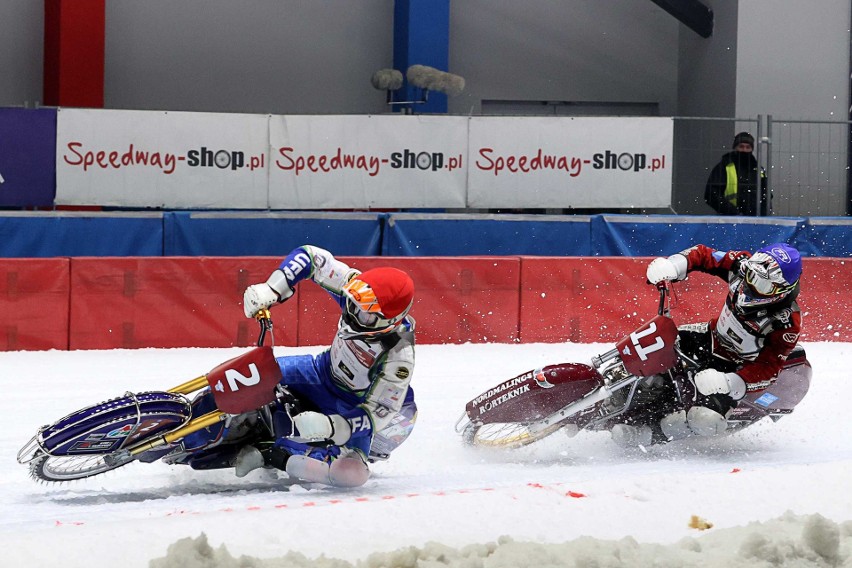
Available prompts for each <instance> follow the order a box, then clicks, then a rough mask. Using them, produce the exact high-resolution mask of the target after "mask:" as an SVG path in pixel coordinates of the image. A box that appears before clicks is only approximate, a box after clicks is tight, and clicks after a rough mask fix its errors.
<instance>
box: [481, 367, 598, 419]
mask: <svg viewBox="0 0 852 568" xmlns="http://www.w3.org/2000/svg"><path fill="white" fill-rule="evenodd" d="M601 385H603V379H602V378H601V376H600V375H599V374H598V372H597V371H595V369H593V368H592V367H590V366H588V365H583V364H581V363H561V364H558V365H548V366H546V367H543V368H539V369H534V370H532V371H528V372H526V373H523V374H521V375H518V376H516V377H513V378H511V379H509V380H507V381H503V382H502V383H500V384H499V385H497V386H495V387H493V388H491V389H489V390H487V391H485V392H484V393H482V394H480V395H479V396H477V397H476V398H474V399H473V400H471V401H470V402H468V403H467V406H466V407H465V412H466V413H467V416H468V418H469V419H470V420H471V421H472V422H480V423H483V424H489V423H495V422H530V421H533V420H539V419H541V418H544V417H546V416H549V415H551V414H553V413H554V412H556V411H558V410H559V409H561V408H563V407H564V406H566V405H568V404H570V403H572V402H574V401H576V400H579V399H580V398H582V397H584V396H585V395H587V394H588V393H590V392H592V391H593V390H595V389H597V388H598V387H600V386H601Z"/></svg>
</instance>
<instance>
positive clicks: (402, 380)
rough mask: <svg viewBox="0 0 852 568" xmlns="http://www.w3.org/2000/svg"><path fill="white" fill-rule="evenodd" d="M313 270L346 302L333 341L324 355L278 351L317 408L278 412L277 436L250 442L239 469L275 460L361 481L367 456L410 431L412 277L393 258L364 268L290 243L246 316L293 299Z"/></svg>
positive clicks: (252, 294)
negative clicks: (383, 264)
mask: <svg viewBox="0 0 852 568" xmlns="http://www.w3.org/2000/svg"><path fill="white" fill-rule="evenodd" d="M308 279H310V280H313V281H314V282H315V283H316V284H318V285H320V286H321V287H322V288H324V289H325V290H326V291H327V292H328V293H329V294H330V295H331V297H332V298H334V299H335V300H336V301H337V303H338V305H339V306H340V309H341V315H340V320H339V321H338V326H337V333H336V335H335V337H334V340H333V341H332V343H331V347H330V348H329V349H327V350H325V351H323V352H322V353H320V354H319V355H316V356H314V355H291V356H283V357H278V358H277V361H278V364H279V366H280V368H281V372H282V374H283V378H282V379H281V384H283V385H286V387H287V389H288V390H289V391H290V392H291V393H293V394H294V395H295V396H296V397H297V398H298V399H299V400H300V401H309V402H310V404H312V405H313V408H312V409H310V410H308V409H304V410H302V411H301V412H298V413H296V414H294V415H292V417H291V416H290V413H288V412H285V410H284V409H279V410H277V411H276V412H275V413H274V417H273V424H274V425H275V435H276V438H275V440H274V442H271V443H270V444H267V445H265V446H264V445H252V446H246V447H243V448H242V449H241V450H240V452H239V454H238V455H237V457H236V460H235V472H236V475H237V476H239V477H242V476H244V475H246V474H247V473H248V472H250V471H252V470H254V469H257V468H259V467H275V468H278V469H282V470H284V471H286V472H287V474H288V475H289V476H290V477H294V478H298V479H302V480H305V481H311V482H318V483H324V484H327V485H333V486H340V487H357V486H360V485H363V484H364V483H365V482H366V481H367V479H368V478H369V475H370V469H369V466H368V463H370V462H373V461H376V460H381V459H386V458H387V457H388V456H389V455H390V452H391V451H392V450H393V449H395V448H396V447H397V446H398V445H399V444H400V443H402V442H403V441H404V440H405V439H406V438H407V437H408V436H409V434H410V433H411V430H412V428H413V427H414V422H415V419H416V412H417V409H416V405H415V403H414V392H413V391H412V389H411V388H409V383H410V382H411V378H412V375H413V371H414V319H413V318H412V317H411V316H409V315H408V312H409V310H410V309H411V305H412V304H413V302H414V283H413V282H412V280H411V278H410V277H409V276H408V274H406V273H405V272H403V271H402V270H398V269H396V268H390V267H382V268H375V269H371V270H367V271H365V272H361V271H359V270H356V269H354V268H351V267H349V266H347V265H346V264H344V263H343V262H341V261H339V260H337V259H335V258H334V256H332V254H331V253H330V252H329V251H327V250H324V249H322V248H319V247H316V246H311V245H304V246H301V247H298V248H296V249H295V250H293V251H292V252H291V253H290V254H289V255H288V256H287V258H285V259H284V260H283V261H282V262H281V265H280V267H279V268H278V269H277V270H275V271H274V272H273V273H272V274H271V275H270V277H269V278H268V279H267V281H266V282H263V283H260V284H253V285H251V286H249V287H248V288H247V289H246V290H245V293H244V296H243V306H244V310H245V315H246V317H250V318H253V317H255V315H256V314H257V313H258V312H259V311H260V310H263V309H267V308H270V307H272V306H275V305H276V304H280V303H282V302H286V301H287V300H288V299H289V298H290V297H291V296H292V295H293V293H294V289H295V287H296V286H297V285H298V284H299V283H300V282H302V281H303V280H308Z"/></svg>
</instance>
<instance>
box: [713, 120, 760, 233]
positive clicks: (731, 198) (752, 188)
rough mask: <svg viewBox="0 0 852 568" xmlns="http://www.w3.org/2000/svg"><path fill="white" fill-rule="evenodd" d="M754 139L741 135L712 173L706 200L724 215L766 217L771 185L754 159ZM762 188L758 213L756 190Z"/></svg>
mask: <svg viewBox="0 0 852 568" xmlns="http://www.w3.org/2000/svg"><path fill="white" fill-rule="evenodd" d="M753 152H754V136H752V135H751V134H749V133H748V132H740V133H739V134H737V135H736V136H735V137H734V144H733V151H732V152H728V153H727V154H725V155H724V156H722V159H721V160H720V161H719V163H718V164H716V166H715V167H714V168H713V171H711V172H710V177H709V178H708V179H707V186H706V187H705V190H704V199H705V200H706V201H707V204H708V205H710V207H712V208H713V209H715V210H716V211H717V212H719V213H721V214H722V215H749V216H752V217H754V216H757V215H758V214H759V215H767V214H768V211H767V206H768V203H767V197H766V196H767V193H768V187H767V186H768V184H767V179H766V171H765V170H764V169H763V168H760V167H759V166H758V164H757V159H756V158H755V157H754V154H753ZM758 187H759V188H760V209H759V213H758V208H757V207H758V205H757V198H756V197H757V191H758Z"/></svg>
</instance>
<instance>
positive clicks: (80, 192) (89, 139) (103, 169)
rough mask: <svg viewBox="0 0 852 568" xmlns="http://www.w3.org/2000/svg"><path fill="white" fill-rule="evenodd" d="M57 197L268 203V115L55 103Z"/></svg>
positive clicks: (159, 203)
mask: <svg viewBox="0 0 852 568" xmlns="http://www.w3.org/2000/svg"><path fill="white" fill-rule="evenodd" d="M56 130H57V139H56V203H57V204H60V205H106V206H120V207H152V208H249V209H257V208H260V209H265V208H266V207H267V195H268V194H267V190H268V184H267V166H268V157H267V155H266V152H267V149H268V141H269V117H268V116H266V115H248V114H212V113H195V112H161V111H127V110H100V109H95V110H91V109H60V110H59V112H58V114H57V127H56Z"/></svg>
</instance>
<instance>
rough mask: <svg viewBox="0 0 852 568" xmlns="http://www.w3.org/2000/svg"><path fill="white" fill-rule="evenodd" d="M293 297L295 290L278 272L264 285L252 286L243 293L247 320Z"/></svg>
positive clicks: (282, 274) (281, 273)
mask: <svg viewBox="0 0 852 568" xmlns="http://www.w3.org/2000/svg"><path fill="white" fill-rule="evenodd" d="M292 295H293V289H292V288H290V286H289V284H287V278H286V277H285V276H284V273H283V272H281V271H280V270H276V271H275V272H273V273H272V275H271V276H270V277H269V280H267V281H266V282H264V283H263V284H252V285H251V286H249V287H248V288H246V291H245V292H243V312H244V313H245V314H246V317H247V318H253V317H254V316H256V315H257V313H258V312H259V311H261V310H265V309H267V308H268V307H270V306H272V305H273V304H280V303H281V302H283V301H284V300H286V299H287V298H289V297H290V296H292Z"/></svg>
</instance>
